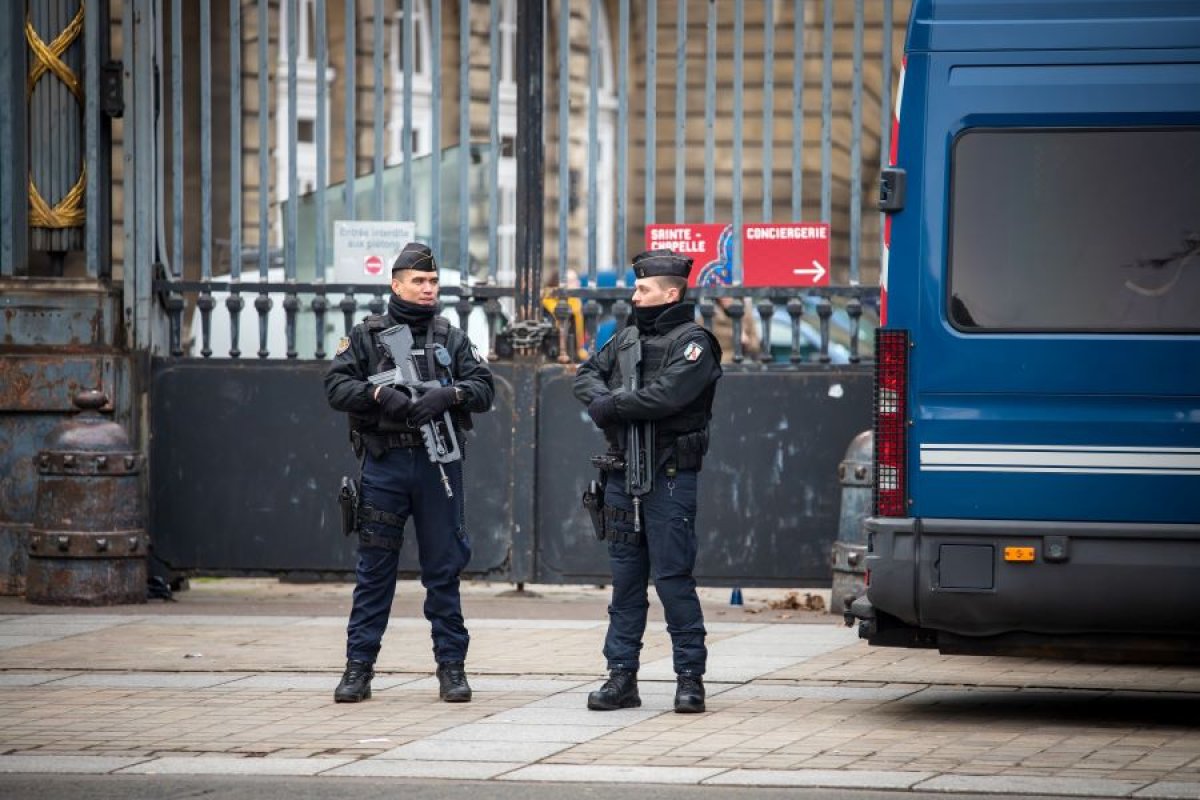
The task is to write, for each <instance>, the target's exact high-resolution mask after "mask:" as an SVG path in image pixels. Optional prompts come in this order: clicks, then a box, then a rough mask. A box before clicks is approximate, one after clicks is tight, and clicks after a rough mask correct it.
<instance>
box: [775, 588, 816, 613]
mask: <svg viewBox="0 0 1200 800" xmlns="http://www.w3.org/2000/svg"><path fill="white" fill-rule="evenodd" d="M768 605H769V606H770V607H771V608H772V609H774V610H776V611H783V610H786V609H797V610H803V611H824V610H825V598H824V597H822V596H821V595H819V594H812V593H811V592H805V593H804V595H803V596H801V594H800V593H799V592H788V593H787V595H785V596H784V597H783V598H782V599H780V600H772V601H771V602H770V603H768Z"/></svg>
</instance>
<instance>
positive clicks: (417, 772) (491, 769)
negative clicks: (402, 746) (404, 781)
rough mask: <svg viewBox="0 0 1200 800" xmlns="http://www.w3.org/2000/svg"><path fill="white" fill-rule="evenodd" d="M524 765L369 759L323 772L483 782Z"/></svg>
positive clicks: (493, 762)
mask: <svg viewBox="0 0 1200 800" xmlns="http://www.w3.org/2000/svg"><path fill="white" fill-rule="evenodd" d="M521 766H524V762H504V761H396V760H380V759H378V758H367V759H363V760H361V761H355V762H354V763H353V764H347V765H346V766H344V767H337V768H336V769H331V770H328V771H327V772H322V773H321V775H320V777H326V776H328V777H335V778H346V777H356V778H445V779H448V780H455V779H457V780H474V781H484V780H488V779H489V778H494V777H496V776H497V775H502V774H504V773H505V772H511V771H512V770H514V769H517V768H518V767H521Z"/></svg>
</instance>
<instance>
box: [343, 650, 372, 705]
mask: <svg viewBox="0 0 1200 800" xmlns="http://www.w3.org/2000/svg"><path fill="white" fill-rule="evenodd" d="M374 677H375V669H374V667H373V665H371V664H368V663H367V662H366V661H355V660H353V659H351V660H350V661H347V662H346V671H345V672H343V673H342V682H341V683H339V684H338V685H337V688H336V689H334V690H333V702H335V703H357V702H359V701H361V700H369V699H371V679H372V678H374Z"/></svg>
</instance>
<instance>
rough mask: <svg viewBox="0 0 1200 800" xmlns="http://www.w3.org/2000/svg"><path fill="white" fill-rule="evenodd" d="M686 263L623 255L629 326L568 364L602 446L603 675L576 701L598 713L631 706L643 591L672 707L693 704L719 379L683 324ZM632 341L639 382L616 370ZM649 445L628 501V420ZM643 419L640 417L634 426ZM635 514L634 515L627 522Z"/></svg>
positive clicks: (698, 690) (690, 327) (709, 343)
mask: <svg viewBox="0 0 1200 800" xmlns="http://www.w3.org/2000/svg"><path fill="white" fill-rule="evenodd" d="M691 266H692V261H691V259H689V258H685V257H683V256H681V255H677V254H676V253H674V252H672V251H670V250H651V251H648V252H645V253H641V254H639V255H637V256H635V257H634V259H633V270H634V274H635V275H636V276H637V281H636V284H635V289H634V292H633V305H634V309H633V320H632V324H630V325H629V326H628V327H626V328H625V329H624V330H622V331H620V332H619V333H618V334H617V335H616V336H614V337H613V339H612V340H610V341H609V342H608V344H606V345H605V346H604V347H603V348H601V349H600V350H599V352H597V353H596V354H595V355H593V356H592V357H591V358H590V359H589V360H588V361H587V362H586V363H584V364H583V365H581V366H580V368H579V372H578V373H577V375H576V378H575V396H576V397H577V398H578V399H579V400H580V402H582V403H583V404H584V405H586V406H587V411H588V415H589V416H590V417H591V418H592V421H593V422H594V423H595V424H596V426H597V427H599V428H600V429H601V430H602V431H603V432H604V435H605V438H606V439H607V441H608V444H609V451H610V455H612V456H614V457H613V458H612V460H611V461H609V462H608V463H609V464H610V465H615V466H610V469H611V471H609V472H608V473H607V481H606V484H605V489H604V493H603V497H604V503H603V505H604V508H603V512H602V513H603V517H604V524H603V526H602V527H603V530H604V537H605V538H606V539H607V540H608V553H609V559H610V562H611V566H612V602H611V603H610V604H609V607H608V616H609V625H608V635H607V636H606V637H605V640H604V657H605V659H606V660H607V666H608V670H609V678H608V680H607V681H606V682H605V683H604V685H603V686H602V687H601V688H600V689H599V690H598V691H594V692H592V693H591V694H589V695H588V701H587V705H588V708H590V709H593V710H597V711H607V710H611V709H616V708H632V707H636V706H640V705H641V698H640V697H639V696H638V688H637V672H638V666H639V662H638V657H639V653H640V652H641V649H642V635H643V633H644V632H645V629H646V612H647V609H648V608H649V601H648V599H647V586H648V583H649V580H650V579H651V578H653V580H654V588H655V589H656V590H657V592H658V596H659V599H660V600H661V601H662V604H663V609H664V611H665V612H666V618H667V632H668V633H669V634H670V636H671V645H672V651H673V656H674V663H675V674H676V679H677V680H676V692H675V710H676V711H677V712H680V713H694V712H699V711H703V710H704V683H703V681H702V676H703V675H704V669H705V662H706V659H707V655H708V651H707V649H706V648H705V646H704V636H705V630H704V616H703V614H702V612H701V609H700V600H699V598H698V597H697V596H696V581H695V579H694V578H693V577H692V569H693V568H694V566H695V562H696V531H695V523H696V482H697V474H698V473H699V471H700V467H701V462H702V461H703V458H704V454H705V453H706V452H707V450H708V425H709V419H710V418H711V409H712V402H713V395H714V393H715V389H716V383H717V380H718V379H719V378H720V377H721V366H720V362H721V350H720V347H719V345H718V344H717V341H716V339H714V338H713V336H712V335H711V334H709V333H708V332H707V331H706V330H705V329H704V328H703V327H701V326H700V325H697V324H696V322H695V307H694V306H693V304H691V303H685V302H683V300H684V296H685V294H686V293H687V277H688V272H689V271H690V270H691ZM639 340H640V344H641V350H642V357H641V363H640V383H639V385H638V388H637V389H636V390H633V389H631V388H630V386H631V384H630V381H629V378H630V376H628V375H623V374H622V357H621V353H622V351H623V350H624V349H625V348H627V347H631V346H632V345H635V344H637V343H638V341H639ZM631 423H632V424H637V425H642V426H643V427H642V428H640V429H638V430H640V431H642V432H643V435H645V434H646V433H649V436H648V437H647V439H648V440H649V441H652V443H653V447H652V448H651V449H650V450H649V451H648V452H653V454H654V457H653V464H650V465H649V469H651V470H653V481H652V489H651V491H650V492H649V494H646V495H644V496H641V497H637V498H636V500H637V502H635V498H632V497H630V494H629V492H628V491H627V487H626V483H625V481H626V476H625V470H624V465H625V463H626V461H627V459H628V456H629V453H628V452H627V451H626V449H625V444H626V441H627V439H628V437H629V435H630V434H629V430H630V425H631ZM646 423H650V424H646ZM635 517H636V519H635Z"/></svg>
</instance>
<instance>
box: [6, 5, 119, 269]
mask: <svg viewBox="0 0 1200 800" xmlns="http://www.w3.org/2000/svg"><path fill="white" fill-rule="evenodd" d="M89 16H90V15H89ZM126 63H128V62H126ZM25 79H26V71H25V4H24V3H0V86H7V87H14V86H15V87H21V86H24V85H25ZM26 127H27V126H26V120H25V92H23V91H13V90H11V88H10V90H9V91H6V92H4V94H3V95H2V96H0V147H2V148H3V149H4V168H3V169H0V276H3V277H11V276H12V275H17V274H21V273H23V272H25V270H26V265H27V258H28V254H29V200H28V197H29V193H28V189H27V188H26V182H27V181H28V175H29V153H28V149H27V146H26V143H25V142H26ZM89 185H90V184H89ZM89 209H90V206H89Z"/></svg>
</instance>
